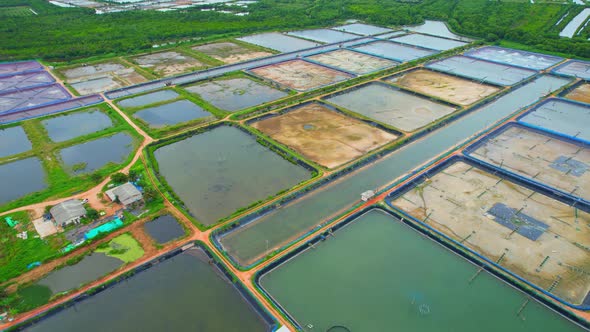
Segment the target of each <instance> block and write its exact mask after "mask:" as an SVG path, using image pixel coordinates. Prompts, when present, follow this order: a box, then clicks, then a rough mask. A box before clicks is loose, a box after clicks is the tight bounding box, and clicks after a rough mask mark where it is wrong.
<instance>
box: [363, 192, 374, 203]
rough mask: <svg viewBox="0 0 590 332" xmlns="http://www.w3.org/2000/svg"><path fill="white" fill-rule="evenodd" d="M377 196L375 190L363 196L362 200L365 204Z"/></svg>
mask: <svg viewBox="0 0 590 332" xmlns="http://www.w3.org/2000/svg"><path fill="white" fill-rule="evenodd" d="M373 196H375V192H374V191H373V190H367V191H365V192H364V193H362V194H361V199H362V200H363V202H366V201H368V200H370V199H371V198H373Z"/></svg>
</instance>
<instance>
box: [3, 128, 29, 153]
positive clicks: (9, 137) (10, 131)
mask: <svg viewBox="0 0 590 332" xmlns="http://www.w3.org/2000/svg"><path fill="white" fill-rule="evenodd" d="M0 142H1V143H0V158H4V157H8V156H11V155H15V154H18V153H22V152H26V151H29V150H30V149H31V147H32V145H31V142H30V141H29V139H28V138H27V134H26V133H25V131H24V129H23V127H20V126H19V127H10V128H6V129H0Z"/></svg>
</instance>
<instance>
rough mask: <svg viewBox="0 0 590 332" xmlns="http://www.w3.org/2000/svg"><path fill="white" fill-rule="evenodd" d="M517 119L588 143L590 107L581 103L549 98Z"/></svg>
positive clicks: (589, 136) (589, 135)
mask: <svg viewBox="0 0 590 332" xmlns="http://www.w3.org/2000/svg"><path fill="white" fill-rule="evenodd" d="M518 121H519V122H522V123H525V124H527V125H531V126H534V127H540V128H543V129H546V130H549V131H552V132H556V133H559V134H562V135H565V136H569V137H575V138H577V139H580V140H582V141H585V142H588V143H590V107H589V106H586V105H583V104H579V103H574V102H569V101H567V100H560V99H549V100H547V101H545V102H543V103H542V104H540V105H539V106H537V107H535V108H534V109H533V110H532V111H530V112H528V113H526V114H525V115H524V116H521V117H520V118H519V119H518Z"/></svg>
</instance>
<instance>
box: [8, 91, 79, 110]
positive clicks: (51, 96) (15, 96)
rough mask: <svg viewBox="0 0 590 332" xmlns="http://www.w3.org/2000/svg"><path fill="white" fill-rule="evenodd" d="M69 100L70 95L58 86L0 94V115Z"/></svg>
mask: <svg viewBox="0 0 590 332" xmlns="http://www.w3.org/2000/svg"><path fill="white" fill-rule="evenodd" d="M70 98H71V97H70V94H69V93H68V92H67V91H66V90H65V89H64V88H62V87H61V85H59V84H51V85H45V86H41V87H33V88H28V89H23V90H17V91H12V92H7V93H4V94H0V114H1V113H11V112H16V111H21V110H27V109H31V108H34V107H38V106H43V105H49V104H55V103H58V102H60V101H65V100H68V99H70Z"/></svg>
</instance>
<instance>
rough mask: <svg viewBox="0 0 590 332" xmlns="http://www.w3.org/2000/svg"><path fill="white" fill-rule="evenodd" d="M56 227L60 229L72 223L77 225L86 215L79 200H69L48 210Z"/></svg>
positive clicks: (82, 203)
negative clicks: (58, 226)
mask: <svg viewBox="0 0 590 332" xmlns="http://www.w3.org/2000/svg"><path fill="white" fill-rule="evenodd" d="M49 213H51V216H52V217H53V219H54V220H55V223H56V224H57V225H60V226H62V227H64V226H67V225H69V224H72V223H79V222H80V219H82V217H84V216H85V215H86V209H85V208H84V202H83V201H81V200H79V199H70V200H67V201H64V202H61V203H59V204H57V205H56V206H54V207H52V208H51V209H50V210H49Z"/></svg>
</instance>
